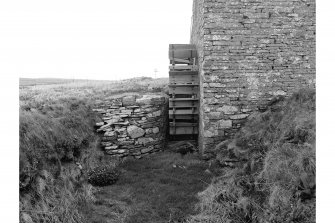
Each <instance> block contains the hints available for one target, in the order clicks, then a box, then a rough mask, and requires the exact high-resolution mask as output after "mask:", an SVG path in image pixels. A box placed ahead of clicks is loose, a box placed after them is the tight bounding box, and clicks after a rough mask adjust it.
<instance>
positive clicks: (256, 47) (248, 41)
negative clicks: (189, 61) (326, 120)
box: [191, 0, 315, 153]
mask: <svg viewBox="0 0 335 223" xmlns="http://www.w3.org/2000/svg"><path fill="white" fill-rule="evenodd" d="M191 43H192V44H196V45H197V49H198V53H199V75H200V82H201V83H200V85H201V92H200V94H201V100H200V109H201V111H200V135H199V144H200V148H201V149H202V151H203V152H205V153H206V152H210V150H211V148H213V147H214V146H215V145H216V144H217V143H218V142H220V141H223V140H225V139H227V138H229V137H232V136H233V135H234V133H235V132H236V131H237V130H238V128H239V127H240V126H241V124H243V122H244V121H245V119H246V118H247V117H248V115H249V114H250V113H251V112H253V111H256V110H258V109H262V108H264V106H265V105H266V103H267V102H268V101H269V100H270V99H271V98H272V97H273V96H276V95H284V96H289V95H290V94H291V93H292V92H293V91H295V90H297V89H299V88H302V87H315V0H194V3H193V18H192V31H191Z"/></svg>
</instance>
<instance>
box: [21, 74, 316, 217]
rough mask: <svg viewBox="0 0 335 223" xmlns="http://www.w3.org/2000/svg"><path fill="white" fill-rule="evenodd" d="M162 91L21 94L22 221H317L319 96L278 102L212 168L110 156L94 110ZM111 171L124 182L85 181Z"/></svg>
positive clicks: (153, 86)
mask: <svg viewBox="0 0 335 223" xmlns="http://www.w3.org/2000/svg"><path fill="white" fill-rule="evenodd" d="M166 83H167V81H166V82H165V80H160V81H157V80H155V79H150V78H149V79H145V78H143V79H136V81H134V79H131V80H124V81H121V82H118V83H117V84H115V83H107V82H95V81H92V82H82V83H79V82H76V83H66V84H52V85H37V86H28V87H25V88H22V89H20V221H21V222H29V223H30V222H167V221H170V222H192V223H193V222H314V221H315V187H316V183H315V92H314V91H313V90H301V91H299V92H298V93H296V94H294V95H292V96H291V97H290V98H288V99H284V98H283V97H277V98H275V99H274V100H273V101H271V102H270V104H269V106H270V107H269V108H268V109H267V110H266V111H264V112H259V113H255V114H253V115H251V116H250V117H249V118H248V121H247V123H246V124H245V126H244V127H243V128H242V129H241V130H240V131H239V132H238V133H237V134H236V136H235V137H234V139H232V140H228V141H224V142H222V143H220V144H219V145H217V147H216V150H215V151H216V159H215V160H212V161H210V162H207V163H206V162H205V161H203V160H201V159H199V157H198V156H197V155H196V154H187V155H183V154H178V153H173V152H163V153H159V154H155V155H152V159H142V160H131V159H129V160H126V161H124V162H123V161H122V162H120V160H118V159H114V158H113V159H111V158H109V157H108V156H106V155H104V153H103V151H102V150H101V148H100V146H99V136H98V135H97V134H96V133H95V130H94V128H93V126H94V124H95V123H96V122H97V121H98V120H99V117H98V116H97V114H96V113H93V112H92V108H94V103H95V101H96V100H100V99H102V98H104V99H106V100H108V98H109V97H113V96H115V95H116V94H122V95H127V94H128V93H129V92H130V91H133V92H137V93H141V92H150V91H151V92H157V91H160V92H161V91H165V90H166ZM106 165H107V166H110V167H112V168H114V167H117V168H120V170H121V175H120V179H119V181H117V183H116V184H114V185H111V186H107V187H101V188H99V187H95V186H92V185H91V184H89V183H88V182H87V174H88V172H89V171H91V170H92V169H94V168H96V167H99V166H106ZM215 176H216V177H215ZM213 177H215V178H214V179H213ZM206 187H207V189H206ZM200 191H203V192H200ZM197 193H198V197H197V196H196V194H197ZM197 202H198V204H197V207H198V208H197V209H194V207H195V205H196V203H197ZM85 213H90V214H89V215H88V214H85Z"/></svg>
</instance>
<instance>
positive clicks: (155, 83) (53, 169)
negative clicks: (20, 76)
mask: <svg viewBox="0 0 335 223" xmlns="http://www.w3.org/2000/svg"><path fill="white" fill-rule="evenodd" d="M24 81H26V84H25V86H20V95H19V96H20V98H19V99H20V126H19V130H20V132H19V134H20V138H19V139H20V148H19V149H20V158H19V159H20V221H22V222H85V221H86V219H85V218H84V217H83V213H82V212H81V209H80V208H79V204H83V203H86V202H92V201H94V199H95V198H94V196H93V192H94V190H95V189H94V188H93V187H91V186H90V185H88V184H87V183H86V179H85V174H86V172H87V171H88V170H90V169H92V168H94V167H96V166H99V165H103V164H104V163H111V162H117V161H116V160H111V159H108V158H107V157H106V156H104V154H103V152H102V151H100V150H99V149H98V148H99V146H98V136H97V135H95V133H94V129H93V126H94V123H95V122H96V121H97V120H98V119H97V118H98V117H97V114H95V113H94V112H92V108H93V107H94V104H95V101H96V100H98V99H99V100H101V101H104V100H106V101H107V100H108V97H112V96H114V95H115V94H119V93H124V92H127V91H129V90H130V89H131V90H132V91H135V92H148V89H149V88H150V89H151V91H161V90H163V88H164V80H154V79H150V78H149V79H148V78H139V79H136V81H135V80H124V81H121V82H108V81H106V82H104V81H92V82H87V81H74V82H65V83H63V80H56V81H55V80H47V81H46V80H29V81H30V82H29V83H27V80H23V82H24ZM21 83H22V82H21ZM130 83H134V84H130ZM76 163H80V164H81V165H82V166H83V170H80V169H79V167H78V166H77V165H76Z"/></svg>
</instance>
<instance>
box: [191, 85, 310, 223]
mask: <svg viewBox="0 0 335 223" xmlns="http://www.w3.org/2000/svg"><path fill="white" fill-rule="evenodd" d="M216 149H217V160H218V161H219V162H220V163H221V164H222V165H225V166H229V168H226V171H225V174H224V175H223V176H221V177H219V178H217V179H216V180H215V181H213V183H212V184H211V185H210V186H209V187H208V188H207V189H206V190H205V191H203V192H202V193H200V194H199V197H200V200H201V202H200V203H199V205H198V206H199V209H200V214H198V215H195V216H192V217H191V218H190V219H189V222H192V223H193V222H278V223H279V222H315V187H316V182H315V91H314V90H310V89H304V90H300V91H299V92H297V93H295V94H293V95H292V96H291V97H290V98H288V99H284V98H275V99H274V100H273V101H272V102H271V103H270V105H269V108H268V109H267V110H266V111H265V112H263V113H256V114H254V115H251V116H250V117H249V119H248V121H247V123H246V124H245V126H244V127H243V128H242V129H241V130H240V131H239V132H238V133H237V134H236V136H235V137H234V139H233V140H229V141H225V142H222V143H220V144H219V145H218V146H217V148H216ZM231 167H233V168H231Z"/></svg>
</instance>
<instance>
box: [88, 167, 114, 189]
mask: <svg viewBox="0 0 335 223" xmlns="http://www.w3.org/2000/svg"><path fill="white" fill-rule="evenodd" d="M119 175H120V171H119V169H117V168H116V167H114V166H113V165H106V166H99V167H96V168H94V169H93V170H91V171H89V172H88V182H89V183H90V184H92V185H93V186H107V185H110V184H113V183H115V182H116V181H117V179H118V178H119Z"/></svg>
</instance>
